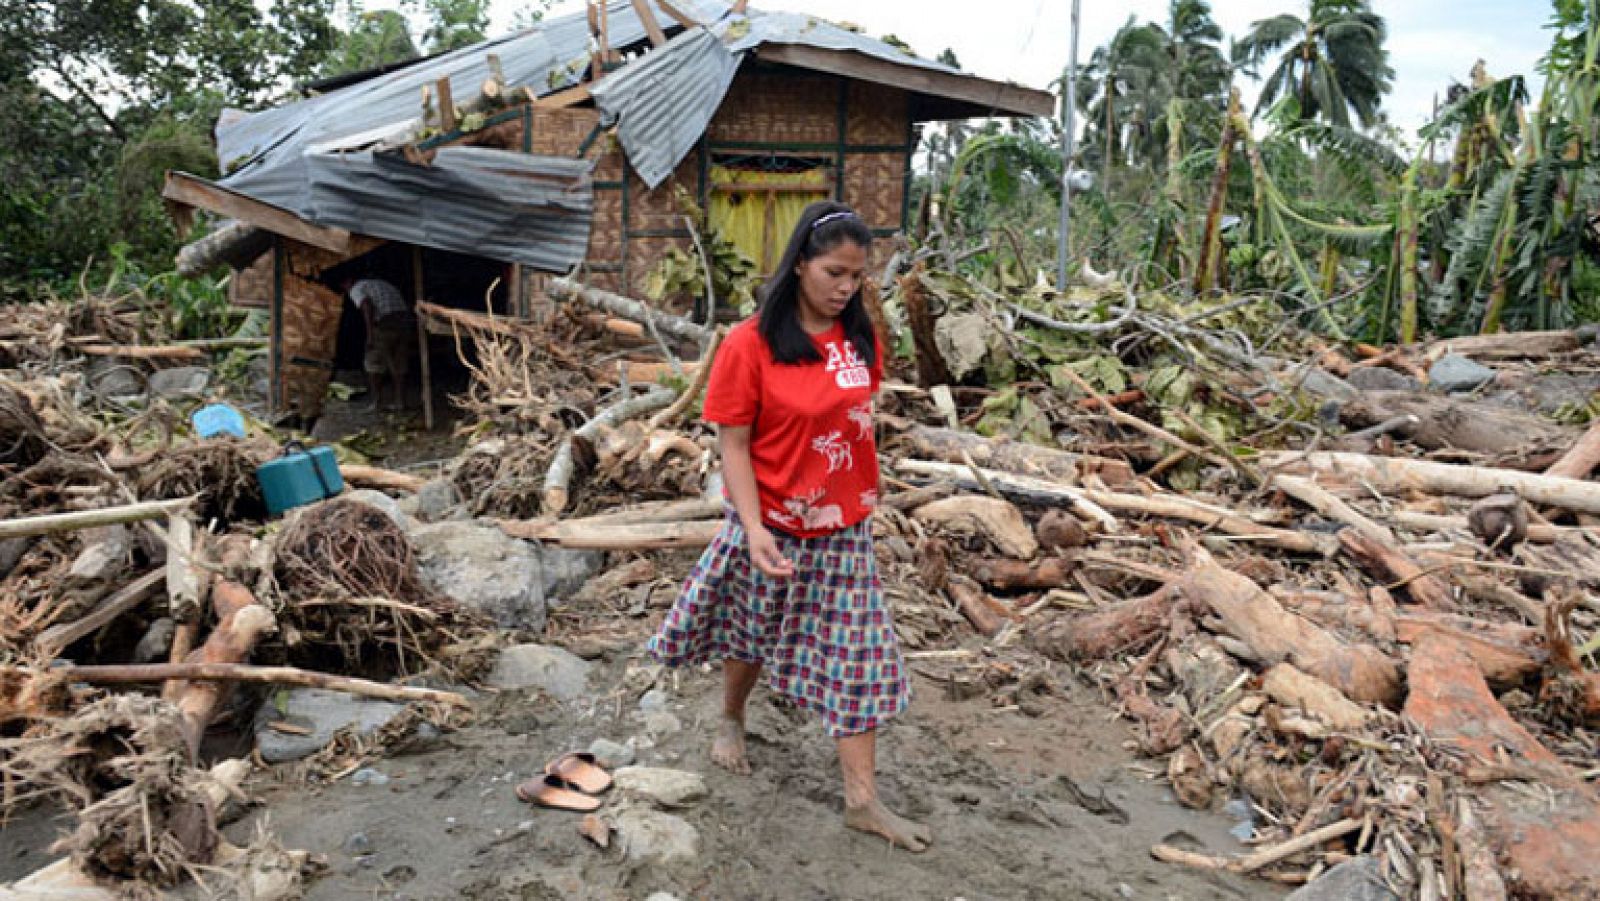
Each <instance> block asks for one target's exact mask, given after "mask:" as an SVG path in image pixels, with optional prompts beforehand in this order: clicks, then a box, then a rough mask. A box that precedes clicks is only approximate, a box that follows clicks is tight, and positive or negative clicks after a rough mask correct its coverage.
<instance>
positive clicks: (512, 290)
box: [506, 263, 528, 319]
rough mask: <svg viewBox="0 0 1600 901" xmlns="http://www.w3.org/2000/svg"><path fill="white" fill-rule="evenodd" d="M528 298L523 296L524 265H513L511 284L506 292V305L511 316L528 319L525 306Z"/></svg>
mask: <svg viewBox="0 0 1600 901" xmlns="http://www.w3.org/2000/svg"><path fill="white" fill-rule="evenodd" d="M525 300H526V298H524V297H523V296H522V264H521V263H512V264H511V284H510V285H509V286H508V290H507V292H506V305H507V307H509V308H510V312H511V315H513V316H515V317H517V318H518V319H527V318H528V310H527V308H526V306H525V305H524V301H525Z"/></svg>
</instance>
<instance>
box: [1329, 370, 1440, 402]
mask: <svg viewBox="0 0 1600 901" xmlns="http://www.w3.org/2000/svg"><path fill="white" fill-rule="evenodd" d="M1430 377H1431V376H1430ZM1345 381H1346V382H1347V383H1349V385H1350V387H1351V388H1354V389H1356V390H1357V391H1421V390H1422V383H1421V382H1419V381H1417V380H1416V379H1414V378H1412V377H1411V376H1409V375H1406V374H1405V373H1403V372H1395V371H1394V370H1393V369H1390V368H1388V367H1387V366H1364V367H1362V368H1360V369H1352V370H1350V377H1349V378H1347V379H1345ZM1342 399H1343V400H1350V399H1351V398H1342Z"/></svg>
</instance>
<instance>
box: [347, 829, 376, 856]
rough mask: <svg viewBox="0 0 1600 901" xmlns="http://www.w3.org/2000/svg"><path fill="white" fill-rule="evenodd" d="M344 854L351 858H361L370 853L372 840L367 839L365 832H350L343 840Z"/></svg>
mask: <svg viewBox="0 0 1600 901" xmlns="http://www.w3.org/2000/svg"><path fill="white" fill-rule="evenodd" d="M344 853H346V854H348V855H350V856H351V857H361V856H364V855H367V854H371V853H372V839H370V838H367V834H366V833H365V832H352V833H350V836H349V838H346V839H345V840H344Z"/></svg>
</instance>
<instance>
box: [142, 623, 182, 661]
mask: <svg viewBox="0 0 1600 901" xmlns="http://www.w3.org/2000/svg"><path fill="white" fill-rule="evenodd" d="M177 630H178V624H177V623H176V622H174V621H173V619H172V617H170V616H163V617H161V618H159V619H157V620H156V621H155V622H153V623H151V624H150V628H148V629H146V630H144V637H143V638H140V639H139V643H138V644H136V645H134V647H133V662H134V663H151V662H154V661H161V662H163V663H165V662H166V659H167V652H168V651H171V650H172V636H173V635H174V634H175V633H176V632H177Z"/></svg>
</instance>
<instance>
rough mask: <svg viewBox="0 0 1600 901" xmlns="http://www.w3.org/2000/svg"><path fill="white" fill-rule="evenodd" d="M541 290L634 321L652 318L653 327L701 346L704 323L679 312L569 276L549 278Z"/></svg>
mask: <svg viewBox="0 0 1600 901" xmlns="http://www.w3.org/2000/svg"><path fill="white" fill-rule="evenodd" d="M545 292H546V293H547V294H549V295H550V296H551V297H553V298H555V299H556V300H576V301H581V302H583V303H586V304H589V305H590V306H592V307H597V308H599V309H602V310H605V311H606V312H607V313H611V314H612V315H615V316H622V317H624V318H627V319H632V320H634V321H635V322H643V323H650V322H654V323H655V327H656V328H657V329H659V330H660V331H661V332H663V333H665V334H668V335H671V336H672V337H674V338H679V339H682V340H684V341H693V342H694V343H695V344H696V345H697V346H703V345H704V343H705V340H706V338H707V337H708V336H709V334H710V331H709V330H708V329H706V328H705V327H704V326H701V325H696V324H695V323H693V322H690V321H689V320H687V319H684V318H683V317H682V316H674V315H672V314H671V313H663V312H660V311H659V310H655V309H653V308H651V307H650V305H649V304H647V303H644V302H642V301H638V300H633V299H631V298H627V297H623V296H621V295H620V294H612V293H611V292H609V291H602V290H600V289H599V288H591V287H588V286H587V285H580V284H578V283H577V282H575V281H573V280H572V279H569V278H556V279H551V280H550V284H549V285H548V286H547V287H546V288H545Z"/></svg>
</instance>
